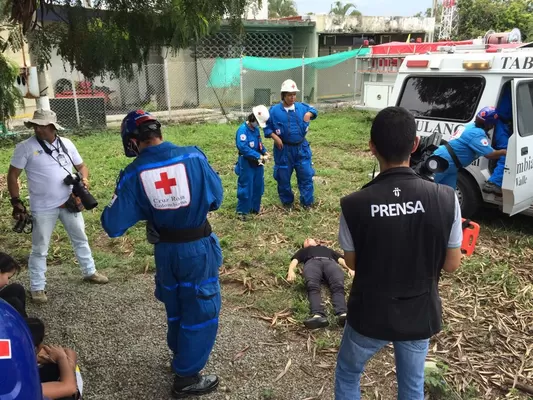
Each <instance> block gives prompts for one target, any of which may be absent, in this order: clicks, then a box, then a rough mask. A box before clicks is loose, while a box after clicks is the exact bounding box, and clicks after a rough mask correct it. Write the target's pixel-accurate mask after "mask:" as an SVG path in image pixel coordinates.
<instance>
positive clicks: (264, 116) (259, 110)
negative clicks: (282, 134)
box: [252, 104, 270, 128]
mask: <svg viewBox="0 0 533 400" xmlns="http://www.w3.org/2000/svg"><path fill="white" fill-rule="evenodd" d="M252 112H253V113H254V116H255V119H256V120H257V123H258V124H259V126H260V127H261V128H264V127H266V122H267V121H268V119H269V118H270V113H269V112H268V108H266V107H265V106H264V105H262V104H261V105H260V106H256V107H254V108H252Z"/></svg>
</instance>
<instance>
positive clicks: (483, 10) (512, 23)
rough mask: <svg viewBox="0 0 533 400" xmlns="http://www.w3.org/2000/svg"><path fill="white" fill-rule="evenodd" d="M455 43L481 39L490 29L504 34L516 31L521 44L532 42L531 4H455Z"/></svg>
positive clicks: (524, 0)
mask: <svg viewBox="0 0 533 400" xmlns="http://www.w3.org/2000/svg"><path fill="white" fill-rule="evenodd" d="M457 7H458V13H459V28H458V32H457V38H458V39H472V38H476V37H478V36H484V35H485V33H486V32H487V31H489V30H491V29H493V30H494V31H496V32H508V31H510V30H511V29H513V28H518V29H520V31H521V32H522V40H525V39H527V38H529V39H531V38H533V13H532V12H533V1H531V0H499V1H494V0H459V2H458V4H457Z"/></svg>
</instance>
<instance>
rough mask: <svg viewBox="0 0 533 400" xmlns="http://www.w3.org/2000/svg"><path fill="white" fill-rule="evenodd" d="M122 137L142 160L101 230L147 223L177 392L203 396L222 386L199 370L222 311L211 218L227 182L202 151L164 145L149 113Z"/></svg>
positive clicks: (127, 122)
mask: <svg viewBox="0 0 533 400" xmlns="http://www.w3.org/2000/svg"><path fill="white" fill-rule="evenodd" d="M121 135H122V142H123V145H124V152H125V153H126V156H127V157H136V159H135V160H134V161H133V162H132V163H131V164H129V165H128V166H127V167H126V168H125V170H124V171H122V172H121V174H120V176H119V177H118V180H117V186H116V189H115V194H114V196H113V198H112V200H111V203H110V204H109V205H108V206H107V207H106V208H105V209H104V212H103V213H102V217H101V221H102V226H103V228H104V229H105V231H106V232H107V234H108V235H109V236H110V237H112V238H115V237H118V236H121V235H123V234H124V233H125V232H126V230H127V229H128V228H130V227H132V226H133V225H135V224H136V223H137V222H138V221H143V220H145V221H147V238H148V241H149V242H150V243H153V244H154V255H155V264H156V275H155V296H156V298H157V299H158V300H160V301H162V302H163V303H164V304H165V308H166V313H167V319H168V322H167V323H168V335H167V340H168V346H169V347H170V349H171V350H172V352H173V353H174V358H173V360H172V369H173V371H174V373H175V374H176V376H175V379H174V384H173V387H172V394H173V396H174V397H177V398H183V397H187V396H191V395H196V396H197V395H202V394H205V393H208V392H211V391H213V390H214V389H215V388H216V387H217V386H218V377H217V376H216V375H200V371H201V370H202V369H203V368H204V366H205V365H206V363H207V360H208V358H209V354H210V353H211V350H212V349H213V345H214V343H215V338H216V335H217V329H218V316H219V312H220V306H221V298H220V284H219V279H218V270H219V267H220V266H221V265H222V250H221V248H220V243H219V240H218V238H217V236H216V235H215V234H214V233H213V232H212V231H211V225H210V224H209V221H208V220H207V213H208V212H209V211H214V210H217V209H218V208H219V207H220V205H221V203H222V195H223V190H222V182H221V180H220V178H219V176H218V174H217V173H216V172H215V171H214V170H213V169H212V168H211V166H210V165H209V163H208V161H207V158H206V156H205V155H204V153H202V151H201V150H200V149H199V148H198V147H196V146H187V147H178V146H176V145H174V144H172V143H170V142H164V141H163V137H162V134H161V124H160V123H159V122H158V121H157V120H155V119H154V118H153V117H152V116H151V115H150V114H149V113H147V112H144V111H142V110H137V111H132V112H130V113H129V114H128V115H127V116H126V117H125V118H124V120H123V121H122V127H121Z"/></svg>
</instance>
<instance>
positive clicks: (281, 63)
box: [207, 47, 371, 88]
mask: <svg viewBox="0 0 533 400" xmlns="http://www.w3.org/2000/svg"><path fill="white" fill-rule="evenodd" d="M370 52H371V49H370V48H367V47H366V48H361V49H356V50H350V51H343V52H342V53H336V54H332V55H329V56H324V57H314V58H304V59H302V58H267V57H246V56H245V57H243V58H242V67H243V68H244V69H251V70H255V71H265V72H276V71H285V70H288V69H293V68H301V67H302V65H306V66H308V67H313V68H316V69H324V68H331V67H334V66H335V65H337V64H340V63H342V62H344V61H346V60H349V59H351V58H354V57H362V56H365V55H367V54H368V53H370ZM240 71H241V59H240V58H217V59H216V62H215V66H214V67H213V70H212V71H211V76H210V77H209V82H208V84H207V87H213V88H227V87H231V86H239V84H240Z"/></svg>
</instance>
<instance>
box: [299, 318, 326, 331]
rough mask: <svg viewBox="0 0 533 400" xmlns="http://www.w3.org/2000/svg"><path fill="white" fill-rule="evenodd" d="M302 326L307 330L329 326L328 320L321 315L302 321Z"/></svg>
mask: <svg viewBox="0 0 533 400" xmlns="http://www.w3.org/2000/svg"><path fill="white" fill-rule="evenodd" d="M304 325H305V327H306V328H307V329H318V328H325V327H326V326H328V325H329V322H328V319H327V318H326V317H324V316H322V315H318V314H317V315H314V316H312V317H311V318H309V319H306V320H305V321H304Z"/></svg>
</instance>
